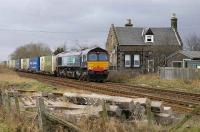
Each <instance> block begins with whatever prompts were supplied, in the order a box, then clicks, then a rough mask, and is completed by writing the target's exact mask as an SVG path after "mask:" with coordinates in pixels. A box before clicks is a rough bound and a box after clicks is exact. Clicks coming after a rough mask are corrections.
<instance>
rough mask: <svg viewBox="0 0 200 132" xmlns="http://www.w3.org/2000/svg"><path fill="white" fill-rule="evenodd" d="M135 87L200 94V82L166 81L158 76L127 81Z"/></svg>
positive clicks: (144, 76) (149, 75)
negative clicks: (141, 86)
mask: <svg viewBox="0 0 200 132" xmlns="http://www.w3.org/2000/svg"><path fill="white" fill-rule="evenodd" d="M126 83H129V84H133V85H143V86H150V87H157V88H164V89H172V90H183V91H188V92H199V93H200V80H198V79H197V80H182V79H176V80H164V79H160V78H159V76H158V75H157V74H147V75H139V76H137V77H134V78H130V79H127V82H126Z"/></svg>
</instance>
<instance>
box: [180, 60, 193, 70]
mask: <svg viewBox="0 0 200 132" xmlns="http://www.w3.org/2000/svg"><path fill="white" fill-rule="evenodd" d="M186 61H191V59H183V63H182V67H183V68H186V67H185V62H186Z"/></svg>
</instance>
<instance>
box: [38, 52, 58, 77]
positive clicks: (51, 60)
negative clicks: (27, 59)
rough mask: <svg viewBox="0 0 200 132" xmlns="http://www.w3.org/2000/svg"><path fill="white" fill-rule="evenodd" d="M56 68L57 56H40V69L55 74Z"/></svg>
mask: <svg viewBox="0 0 200 132" xmlns="http://www.w3.org/2000/svg"><path fill="white" fill-rule="evenodd" d="M55 70H56V56H52V55H50V56H42V57H40V71H41V72H45V73H50V74H54V72H55Z"/></svg>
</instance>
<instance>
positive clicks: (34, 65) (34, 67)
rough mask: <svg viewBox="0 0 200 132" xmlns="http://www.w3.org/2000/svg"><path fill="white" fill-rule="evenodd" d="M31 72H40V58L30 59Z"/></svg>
mask: <svg viewBox="0 0 200 132" xmlns="http://www.w3.org/2000/svg"><path fill="white" fill-rule="evenodd" d="M29 70H30V71H32V72H38V71H40V57H33V58H30V59H29Z"/></svg>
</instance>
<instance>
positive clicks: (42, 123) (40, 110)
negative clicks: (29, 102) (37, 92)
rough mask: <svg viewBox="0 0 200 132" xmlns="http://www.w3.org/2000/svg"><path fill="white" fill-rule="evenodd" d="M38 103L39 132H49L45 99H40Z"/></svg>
mask: <svg viewBox="0 0 200 132" xmlns="http://www.w3.org/2000/svg"><path fill="white" fill-rule="evenodd" d="M36 103H37V108H38V123H39V131H40V132H47V128H46V119H45V105H44V98H42V97H38V98H37V102H36Z"/></svg>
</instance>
